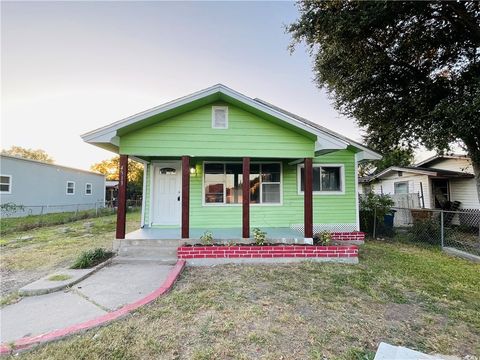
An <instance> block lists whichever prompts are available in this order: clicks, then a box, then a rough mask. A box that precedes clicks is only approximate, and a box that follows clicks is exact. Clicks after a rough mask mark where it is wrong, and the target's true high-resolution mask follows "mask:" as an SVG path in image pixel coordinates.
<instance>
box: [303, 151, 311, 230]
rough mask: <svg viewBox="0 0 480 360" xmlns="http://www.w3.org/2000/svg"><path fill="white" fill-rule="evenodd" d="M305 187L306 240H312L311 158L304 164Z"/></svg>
mask: <svg viewBox="0 0 480 360" xmlns="http://www.w3.org/2000/svg"><path fill="white" fill-rule="evenodd" d="M304 167H305V168H304V172H305V184H304V185H305V186H304V189H303V214H304V230H305V237H306V238H310V239H311V238H313V206H312V205H313V167H312V158H305V162H304Z"/></svg>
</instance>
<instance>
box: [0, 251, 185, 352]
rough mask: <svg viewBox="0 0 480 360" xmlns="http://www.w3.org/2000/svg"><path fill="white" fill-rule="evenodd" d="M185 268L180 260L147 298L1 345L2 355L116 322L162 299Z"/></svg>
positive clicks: (183, 262) (183, 261)
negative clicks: (76, 322) (11, 343)
mask: <svg viewBox="0 0 480 360" xmlns="http://www.w3.org/2000/svg"><path fill="white" fill-rule="evenodd" d="M184 267H185V260H178V261H177V263H176V265H175V266H174V267H173V269H172V270H171V271H170V273H169V274H168V276H167V279H166V280H165V282H164V283H163V284H162V286H160V287H159V288H158V289H156V290H155V291H153V292H152V293H150V294H149V295H147V296H145V297H144V298H142V299H140V300H137V301H135V302H134V303H131V304H128V305H125V306H123V307H122V308H120V309H118V310H115V311H113V312H111V313H108V314H105V315H102V316H99V317H97V318H94V319H91V320H87V321H85V322H83V323H79V324H75V325H71V326H68V327H66V328H63V329H58V330H53V331H50V332H48V333H45V334H40V335H37V336H32V337H25V338H22V339H19V340H16V341H15V342H14V343H13V345H6V344H2V345H0V355H7V354H11V353H15V352H17V351H19V350H25V349H28V348H30V347H33V346H35V345H39V344H43V343H47V342H50V341H54V340H59V339H62V338H65V337H67V336H70V335H74V334H76V333H79V332H81V331H86V330H89V329H92V328H95V327H98V326H103V325H106V324H108V323H110V322H112V321H114V320H117V319H119V318H121V317H124V316H126V315H128V314H129V313H130V312H132V311H133V310H136V309H138V308H139V307H141V306H144V305H147V304H149V303H151V302H152V301H154V300H155V299H157V298H158V297H160V296H161V295H164V294H166V293H167V292H168V291H170V289H171V288H172V287H173V284H175V281H177V279H178V277H179V275H180V274H181V273H182V271H183V269H184Z"/></svg>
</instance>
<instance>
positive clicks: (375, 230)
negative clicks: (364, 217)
mask: <svg viewBox="0 0 480 360" xmlns="http://www.w3.org/2000/svg"><path fill="white" fill-rule="evenodd" d="M376 235H377V208H374V209H373V240H375V239H376V238H377V236H376Z"/></svg>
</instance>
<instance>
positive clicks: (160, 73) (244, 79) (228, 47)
mask: <svg viewBox="0 0 480 360" xmlns="http://www.w3.org/2000/svg"><path fill="white" fill-rule="evenodd" d="M1 10H2V11H1V17H2V18H1V20H2V23H1V52H2V58H1V60H2V64H1V77H2V78H1V90H2V91H1V101H2V104H1V105H2V106H1V116H2V123H1V145H2V148H8V147H10V146H12V145H20V146H23V147H29V148H41V149H44V150H46V151H47V152H48V153H50V154H51V155H52V156H53V157H54V158H55V160H56V162H57V163H59V164H64V165H69V166H74V167H79V168H85V169H88V168H89V167H90V165H91V164H92V163H94V162H97V161H100V160H102V159H105V158H109V157H111V156H113V154H112V153H109V152H107V151H105V150H101V149H98V148H95V147H93V146H92V145H88V144H85V143H83V142H82V140H81V139H80V134H82V133H84V132H86V131H89V130H93V129H96V128H98V127H100V126H103V125H105V124H108V123H111V122H113V121H116V120H119V119H122V118H124V117H126V116H129V115H132V114H134V113H137V112H139V111H142V110H145V109H147V108H150V107H153V106H156V105H160V104H162V103H163V102H166V101H169V100H172V99H175V98H177V97H180V96H183V95H186V94H189V93H191V92H194V91H197V90H200V89H203V88H206V87H208V86H211V85H213V84H216V83H223V84H225V85H227V86H229V87H231V88H233V89H235V90H237V91H240V92H242V93H244V94H245V95H247V96H250V97H259V98H262V99H264V100H267V101H269V102H271V103H273V104H276V105H279V106H280V107H283V108H285V109H287V110H289V111H291V112H294V113H297V114H299V115H301V116H304V117H306V118H308V119H310V120H312V121H315V122H318V123H320V124H322V125H324V126H326V127H329V128H330V129H332V130H335V131H337V132H339V133H342V134H344V135H345V136H348V137H350V138H352V139H355V140H359V139H360V131H359V129H358V128H357V127H356V126H355V125H354V123H353V121H352V120H350V119H347V118H345V117H342V116H341V115H340V114H338V113H337V112H336V111H335V110H334V109H333V107H332V106H331V101H330V100H329V99H328V97H327V95H326V94H325V93H323V92H322V91H320V90H318V89H317V88H316V87H315V85H314V84H313V82H312V78H313V74H312V71H311V60H310V59H309V57H308V55H307V53H306V52H305V49H303V48H298V50H297V51H296V52H295V53H294V54H292V55H291V54H290V53H289V52H288V50H287V47H288V45H289V42H290V37H289V35H288V34H286V33H285V31H284V25H285V24H289V23H291V22H292V21H294V20H295V19H296V18H297V16H298V12H297V9H296V8H295V5H294V4H293V3H291V2H275V3H274V2H268V3H267V2H265V3H259V2H246V3H245V2H243V3H237V2H206V3H200V2H195V3H191V2H181V3H178V2H177V3H168V2H145V3H142V2H130V3H127V2H115V3H114V2H54V3H42V2H10V3H9V2H2V3H1Z"/></svg>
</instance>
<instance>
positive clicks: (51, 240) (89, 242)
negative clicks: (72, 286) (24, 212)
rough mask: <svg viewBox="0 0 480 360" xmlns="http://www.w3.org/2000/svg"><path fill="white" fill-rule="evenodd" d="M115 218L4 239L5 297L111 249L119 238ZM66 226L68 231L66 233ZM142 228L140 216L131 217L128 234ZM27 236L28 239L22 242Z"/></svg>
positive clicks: (1, 263)
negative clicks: (85, 255) (82, 257)
mask: <svg viewBox="0 0 480 360" xmlns="http://www.w3.org/2000/svg"><path fill="white" fill-rule="evenodd" d="M115 221H116V217H115V215H110V216H103V217H98V218H93V219H89V220H88V223H90V224H88V226H86V224H85V223H86V221H85V220H80V221H75V222H72V223H69V224H68V225H59V226H48V227H42V228H37V229H33V230H30V231H24V232H13V233H10V234H7V235H2V237H1V240H0V241H1V244H2V246H1V248H0V250H1V251H0V272H1V276H2V281H1V290H2V295H6V294H8V293H9V292H11V291H15V290H17V289H18V288H20V287H21V286H23V285H26V284H28V283H29V282H32V281H34V280H37V279H39V278H41V277H42V276H45V275H48V273H52V272H54V271H55V270H57V269H58V268H65V267H70V266H71V265H72V264H73V261H74V260H75V259H76V258H77V256H78V255H79V254H80V253H81V252H82V251H85V250H89V249H92V248H97V247H103V248H106V249H111V248H112V244H113V239H114V238H115ZM65 227H67V228H68V231H67V232H65V231H64V230H65ZM139 227H140V213H139V212H132V213H128V214H127V231H133V230H135V229H138V228H139ZM21 237H27V238H28V240H19V238H21Z"/></svg>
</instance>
